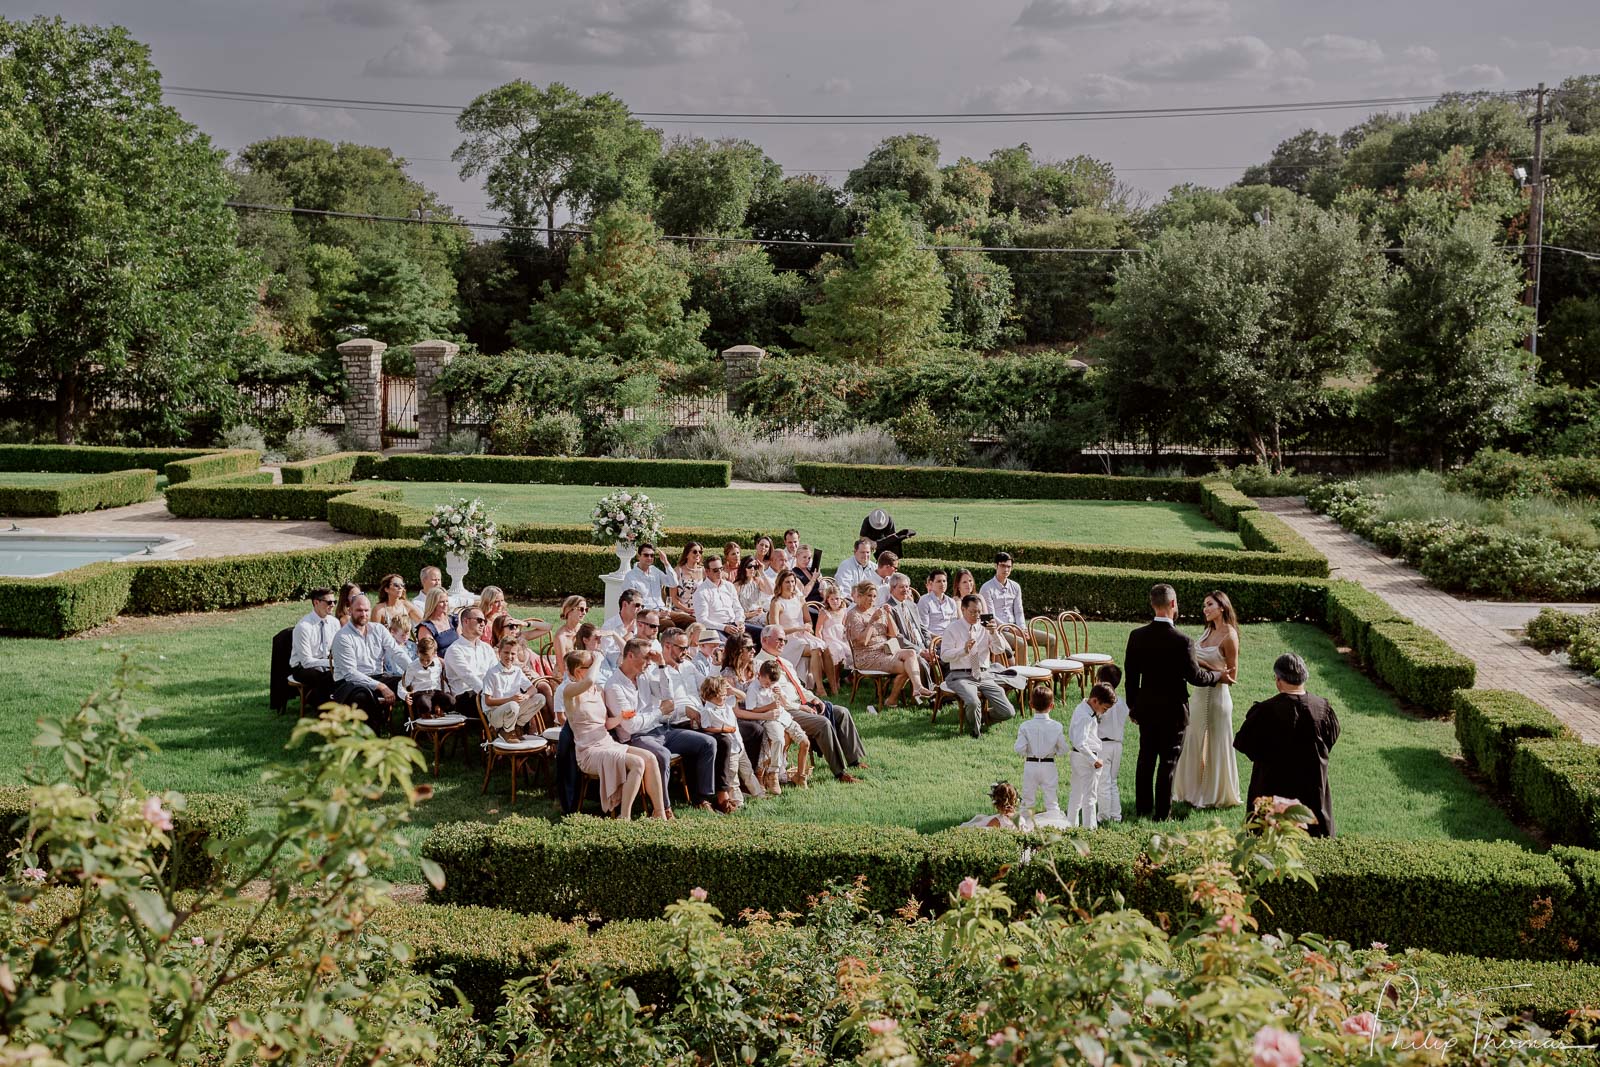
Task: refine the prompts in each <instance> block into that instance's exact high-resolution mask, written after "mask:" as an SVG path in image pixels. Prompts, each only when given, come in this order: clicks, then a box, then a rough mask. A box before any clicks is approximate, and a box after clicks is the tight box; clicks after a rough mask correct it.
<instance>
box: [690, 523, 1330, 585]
mask: <svg viewBox="0 0 1600 1067" xmlns="http://www.w3.org/2000/svg"><path fill="white" fill-rule="evenodd" d="M669 537H670V532H669ZM716 539H717V538H704V537H700V538H697V540H701V541H706V540H716ZM1308 547H1309V546H1308ZM1002 549H1003V550H1005V551H1007V552H1010V553H1011V555H1012V557H1013V558H1015V559H1016V561H1017V562H1018V563H1042V564H1049V565H1052V566H1057V567H1115V568H1127V569H1131V570H1147V571H1156V570H1172V571H1207V572H1212V573H1217V574H1282V575H1298V576H1303V577H1308V578H1326V577H1327V576H1328V561H1327V560H1326V559H1324V558H1323V557H1322V555H1321V554H1320V553H1318V554H1315V555H1313V556H1299V555H1287V554H1283V553H1278V552H1270V551H1269V552H1233V551H1229V550H1227V549H1205V548H1197V549H1178V548H1175V549H1165V548H1124V547H1122V546H1120V545H1075V544H1067V543H1062V542H1053V541H1005V540H981V541H980V540H977V539H972V538H960V539H957V538H950V537H923V536H921V535H918V536H917V537H914V538H912V539H911V540H909V541H907V542H906V543H905V547H904V548H903V549H902V550H901V551H902V556H903V557H904V558H908V559H914V558H937V559H958V560H975V561H976V560H993V559H994V554H995V553H996V552H998V551H1000V550H1002Z"/></svg>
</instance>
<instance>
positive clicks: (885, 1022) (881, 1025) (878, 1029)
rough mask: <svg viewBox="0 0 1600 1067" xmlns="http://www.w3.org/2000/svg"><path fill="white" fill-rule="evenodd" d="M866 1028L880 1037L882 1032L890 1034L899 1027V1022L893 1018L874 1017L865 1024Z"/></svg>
mask: <svg viewBox="0 0 1600 1067" xmlns="http://www.w3.org/2000/svg"><path fill="white" fill-rule="evenodd" d="M867 1029H868V1030H871V1031H872V1032H873V1033H875V1034H877V1035H878V1036H879V1037H882V1036H883V1035H884V1034H892V1033H894V1032H895V1031H896V1030H898V1029H900V1024H899V1023H897V1022H895V1021H894V1020H893V1019H874V1020H872V1021H871V1022H870V1023H868V1024H867Z"/></svg>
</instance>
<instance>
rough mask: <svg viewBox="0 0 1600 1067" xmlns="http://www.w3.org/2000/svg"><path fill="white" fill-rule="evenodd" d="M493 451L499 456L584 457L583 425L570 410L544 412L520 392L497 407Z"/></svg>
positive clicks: (491, 432)
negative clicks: (524, 398) (523, 397)
mask: <svg viewBox="0 0 1600 1067" xmlns="http://www.w3.org/2000/svg"><path fill="white" fill-rule="evenodd" d="M489 451H490V452H492V453H493V454H495V455H497V456H580V455H582V454H583V423H582V421H580V420H579V418H578V416H577V415H574V414H573V413H572V412H570V411H551V412H545V411H542V410H541V409H539V408H537V407H535V406H534V405H533V404H531V403H529V402H527V401H525V400H523V399H522V396H521V394H520V393H519V394H517V395H516V396H515V397H513V398H512V399H511V400H509V401H506V402H505V403H502V404H500V405H499V406H498V407H496V408H495V410H494V419H493V420H492V421H491V423H490V429H489Z"/></svg>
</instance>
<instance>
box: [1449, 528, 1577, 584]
mask: <svg viewBox="0 0 1600 1067" xmlns="http://www.w3.org/2000/svg"><path fill="white" fill-rule="evenodd" d="M1419 569H1420V570H1421V571H1422V573H1423V576H1424V577H1426V578H1427V579H1428V580H1429V581H1430V582H1432V583H1433V584H1435V585H1437V586H1438V587H1439V588H1441V589H1446V590H1450V591H1459V592H1466V593H1477V594H1487V595H1489V596H1497V597H1518V596H1524V597H1535V598H1538V599H1541V600H1576V599H1581V598H1584V597H1588V596H1590V595H1593V594H1595V593H1596V592H1600V553H1596V552H1593V551H1587V550H1583V549H1574V548H1569V547H1567V546H1566V545H1563V544H1561V543H1560V542H1559V541H1554V540H1551V539H1550V538H1547V537H1526V536H1521V535H1518V534H1513V533H1507V532H1505V531H1502V530H1498V529H1495V528H1493V527H1477V528H1471V529H1464V530H1455V531H1451V532H1449V533H1447V534H1445V535H1444V536H1442V537H1440V538H1439V539H1438V540H1435V541H1434V542H1433V543H1432V544H1429V545H1428V546H1427V547H1426V548H1425V549H1423V550H1422V560H1421V562H1420V564H1419Z"/></svg>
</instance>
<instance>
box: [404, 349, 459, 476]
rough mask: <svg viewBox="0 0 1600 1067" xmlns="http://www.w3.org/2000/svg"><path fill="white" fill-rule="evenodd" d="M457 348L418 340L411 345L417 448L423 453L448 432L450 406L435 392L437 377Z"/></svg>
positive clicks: (439, 393)
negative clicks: (413, 361)
mask: <svg viewBox="0 0 1600 1067" xmlns="http://www.w3.org/2000/svg"><path fill="white" fill-rule="evenodd" d="M459 351H461V346H460V345H458V344H455V343H453V342H451V341H418V342H417V343H416V344H414V345H412V346H411V357H412V358H413V359H415V360H416V362H417V447H419V448H421V449H423V450H427V449H429V448H431V447H433V445H434V444H435V443H436V442H438V441H440V440H442V439H443V438H444V437H446V436H447V435H449V433H450V404H449V402H448V401H447V400H446V399H445V397H444V394H443V393H442V392H440V391H439V389H438V387H437V383H438V380H439V375H441V374H443V373H444V369H445V368H446V367H448V366H449V365H450V361H451V360H452V359H455V358H456V353H457V352H459Z"/></svg>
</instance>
